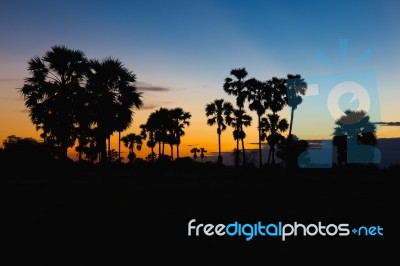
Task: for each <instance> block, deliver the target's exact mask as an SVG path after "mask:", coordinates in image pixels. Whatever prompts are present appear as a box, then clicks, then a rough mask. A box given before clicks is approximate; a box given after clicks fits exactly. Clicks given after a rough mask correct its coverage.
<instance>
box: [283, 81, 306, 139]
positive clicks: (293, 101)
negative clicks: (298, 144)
mask: <svg viewBox="0 0 400 266" xmlns="http://www.w3.org/2000/svg"><path fill="white" fill-rule="evenodd" d="M286 89H287V93H286V94H287V98H286V99H287V105H289V106H290V108H291V110H290V124H289V135H288V139H289V140H291V136H292V128H293V117H294V111H295V110H296V109H297V107H298V106H299V105H300V104H301V103H302V101H303V99H302V97H301V95H305V94H306V90H307V83H306V82H305V81H304V79H303V78H302V77H301V75H299V74H295V75H292V74H288V75H287V80H286Z"/></svg>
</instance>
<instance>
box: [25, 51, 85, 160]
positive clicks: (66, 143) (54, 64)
mask: <svg viewBox="0 0 400 266" xmlns="http://www.w3.org/2000/svg"><path fill="white" fill-rule="evenodd" d="M28 71H29V73H30V74H31V76H30V77H29V78H26V79H25V83H24V86H23V87H22V88H20V89H18V90H19V92H20V93H21V94H22V95H23V97H24V100H25V106H26V107H27V108H28V109H29V116H30V118H31V121H32V123H33V124H34V125H36V128H37V130H42V131H43V132H42V134H41V137H43V139H44V141H45V142H47V143H51V144H54V145H56V147H57V148H58V157H59V158H61V159H66V158H67V148H68V147H72V146H73V145H74V143H75V136H76V134H74V131H75V127H76V119H77V118H76V102H77V101H78V100H79V99H78V98H79V95H80V93H79V92H80V91H81V90H83V87H82V85H81V84H82V83H83V82H84V80H85V77H86V73H87V59H86V57H85V55H84V53H83V52H82V51H79V50H72V49H69V48H67V47H66V46H58V45H56V46H53V47H51V50H50V51H47V52H46V54H45V55H44V56H43V57H42V58H39V57H37V56H36V57H33V58H32V59H30V60H29V61H28Z"/></svg>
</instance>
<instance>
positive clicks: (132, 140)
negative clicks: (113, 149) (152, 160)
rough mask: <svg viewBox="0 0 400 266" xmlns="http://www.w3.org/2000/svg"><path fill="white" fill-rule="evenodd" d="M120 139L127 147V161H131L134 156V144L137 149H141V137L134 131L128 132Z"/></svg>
mask: <svg viewBox="0 0 400 266" xmlns="http://www.w3.org/2000/svg"><path fill="white" fill-rule="evenodd" d="M121 140H122V142H123V143H124V145H125V147H126V148H128V149H129V154H128V159H129V162H130V163H133V161H134V160H135V158H136V154H135V152H134V150H135V146H136V148H137V149H138V150H139V151H140V150H141V149H142V141H143V137H142V136H141V135H136V134H135V133H129V134H128V135H126V136H124V137H122V139H121Z"/></svg>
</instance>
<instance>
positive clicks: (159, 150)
mask: <svg viewBox="0 0 400 266" xmlns="http://www.w3.org/2000/svg"><path fill="white" fill-rule="evenodd" d="M160 155H161V141H159V142H158V157H160Z"/></svg>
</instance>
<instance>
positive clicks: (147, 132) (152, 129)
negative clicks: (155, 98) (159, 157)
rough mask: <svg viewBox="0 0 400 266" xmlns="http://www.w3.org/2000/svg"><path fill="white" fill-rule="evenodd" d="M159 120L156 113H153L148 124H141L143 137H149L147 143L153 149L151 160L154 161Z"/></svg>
mask: <svg viewBox="0 0 400 266" xmlns="http://www.w3.org/2000/svg"><path fill="white" fill-rule="evenodd" d="M157 126H158V121H157V116H156V113H154V112H153V113H151V114H150V115H149V117H148V118H147V122H146V124H143V125H140V128H141V129H142V132H141V135H142V136H143V139H146V138H148V140H147V142H146V145H147V147H149V148H150V149H151V153H150V154H151V157H150V158H151V161H152V162H153V163H154V161H155V157H156V156H154V154H155V152H154V147H155V146H156V131H157Z"/></svg>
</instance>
